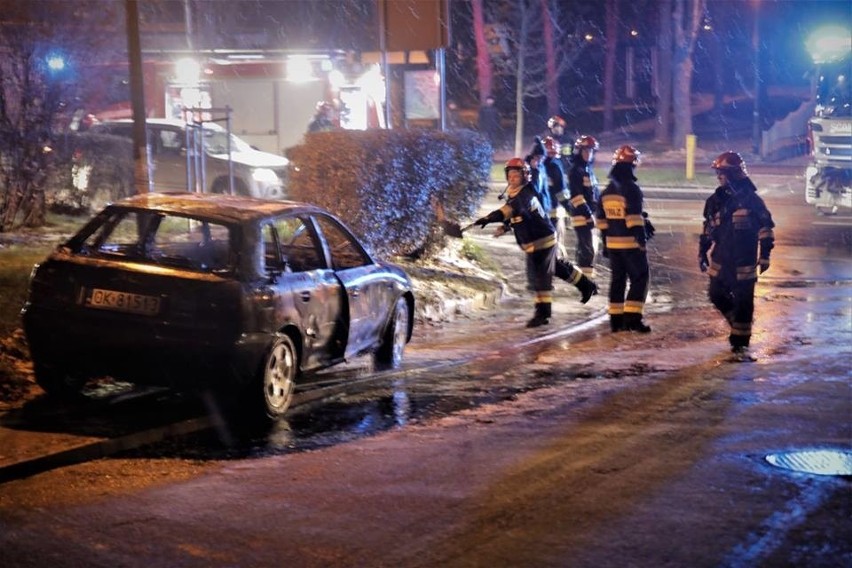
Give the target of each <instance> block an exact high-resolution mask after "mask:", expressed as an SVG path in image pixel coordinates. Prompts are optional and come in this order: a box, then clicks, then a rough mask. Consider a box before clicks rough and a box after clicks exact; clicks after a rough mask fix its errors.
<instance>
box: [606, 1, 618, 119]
mask: <svg viewBox="0 0 852 568" xmlns="http://www.w3.org/2000/svg"><path fill="white" fill-rule="evenodd" d="M617 49H618V2H617V0H606V49H605V50H604V51H605V53H604V55H605V58H604V122H603V129H604V130H605V131H610V130H612V127H613V123H614V120H613V103H614V99H615V58H616V55H617Z"/></svg>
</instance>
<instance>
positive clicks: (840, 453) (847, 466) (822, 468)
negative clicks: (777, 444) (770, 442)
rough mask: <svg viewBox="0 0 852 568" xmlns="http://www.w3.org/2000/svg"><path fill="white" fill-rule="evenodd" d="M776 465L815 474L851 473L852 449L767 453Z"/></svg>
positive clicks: (771, 461) (770, 460) (769, 460)
mask: <svg viewBox="0 0 852 568" xmlns="http://www.w3.org/2000/svg"><path fill="white" fill-rule="evenodd" d="M766 461H768V462H769V463H771V464H772V465H774V466H777V467H783V468H785V469H791V470H793V471H800V472H802V473H815V474H817V475H852V450H802V451H795V452H781V453H777V454H769V455H768V456H766Z"/></svg>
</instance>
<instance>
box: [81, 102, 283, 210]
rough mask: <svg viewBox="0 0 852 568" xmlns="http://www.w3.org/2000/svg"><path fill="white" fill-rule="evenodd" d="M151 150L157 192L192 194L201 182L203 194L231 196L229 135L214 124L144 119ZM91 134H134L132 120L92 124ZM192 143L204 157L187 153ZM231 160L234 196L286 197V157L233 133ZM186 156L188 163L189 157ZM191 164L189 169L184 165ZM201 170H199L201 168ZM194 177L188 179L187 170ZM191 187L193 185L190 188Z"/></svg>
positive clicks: (153, 180) (231, 138) (166, 119)
mask: <svg viewBox="0 0 852 568" xmlns="http://www.w3.org/2000/svg"><path fill="white" fill-rule="evenodd" d="M145 123H146V126H147V131H148V144H149V152H150V154H151V162H152V165H153V179H152V183H153V186H154V190H155V191H195V190H196V187H200V186H201V183H200V182H201V180H202V179H203V182H204V189H203V191H204V192H205V193H222V194H228V193H231V192H232V191H231V184H230V172H229V163H228V132H227V131H226V130H225V129H224V128H222V127H221V126H219V125H218V124H216V123H213V122H205V123H204V124H203V125H194V124H191V125H190V132H189V135H187V125H186V123H184V122H183V121H181V120H175V119H168V118H148V119H146V120H145ZM89 131H90V132H92V133H96V134H113V135H116V136H126V137H128V138H132V136H133V121H132V120H129V119H127V120H115V121H105V122H100V123H97V124H95V125H93V126H92V127H91V128H90V129H89ZM195 140H199V141H203V147H204V154H203V155H201V154H197V153H196V152H193V151H190V152H187V142H189V146H190V148H192V147H195V146H196V144H197V145H198V146H200V145H201V144H198V143H197V142H194V141H195ZM230 145H231V147H230V151H231V154H230V157H231V160H230V161H231V164H232V165H233V193H234V194H235V195H248V196H251V197H259V198H264V199H286V197H287V194H286V182H287V167H288V165H289V161H288V160H287V158H285V157H284V156H277V155H275V154H270V153H269V152H262V151H260V150H257V149H255V148H253V147H252V146H250V145H249V144H248V143H247V142H246V141H245V140H242V139H240V138H239V137H237V136H235V135H233V134H231V136H230ZM187 156H189V158H190V159H188V158H187ZM188 164H189V168H187V165H188ZM202 166H203V167H202ZM188 169H189V171H190V172H191V173H192V175H191V176H187V170H188ZM190 185H191V186H192V187H190Z"/></svg>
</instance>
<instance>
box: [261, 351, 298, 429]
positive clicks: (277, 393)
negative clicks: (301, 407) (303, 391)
mask: <svg viewBox="0 0 852 568" xmlns="http://www.w3.org/2000/svg"><path fill="white" fill-rule="evenodd" d="M298 369H299V357H298V354H297V353H296V346H295V345H294V344H293V340H292V339H290V337H289V336H287V335H279V336H278V337H277V338H276V340H275V342H274V343H273V344H272V348H271V349H270V350H269V355H267V357H266V364H265V365H264V368H263V400H264V403H265V406H266V413H267V414H268V415H269V416H270V417H272V418H276V417H278V416H281V415H283V414H284V413H285V412H286V411H287V408H289V406H290V403H291V402H292V401H293V391H294V390H295V388H296V374H297V373H298Z"/></svg>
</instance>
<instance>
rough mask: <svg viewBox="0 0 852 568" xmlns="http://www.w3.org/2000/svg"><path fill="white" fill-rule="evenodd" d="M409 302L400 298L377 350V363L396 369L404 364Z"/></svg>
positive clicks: (383, 366)
mask: <svg viewBox="0 0 852 568" xmlns="http://www.w3.org/2000/svg"><path fill="white" fill-rule="evenodd" d="M408 318H409V314H408V302H406V301H405V298H399V299H398V300H397V301H396V305H395V306H394V310H393V317H392V319H391V322H390V324H389V325H388V327H387V329H386V330H385V335H384V339H383V340H382V345H381V346H380V347H379V349H378V351H376V363H377V364H378V365H379V366H380V367H382V368H386V369H395V368H397V367H399V366H400V365H401V364H402V354H403V352H404V351H405V343H406V340H407V339H408Z"/></svg>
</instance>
